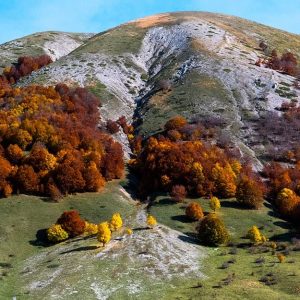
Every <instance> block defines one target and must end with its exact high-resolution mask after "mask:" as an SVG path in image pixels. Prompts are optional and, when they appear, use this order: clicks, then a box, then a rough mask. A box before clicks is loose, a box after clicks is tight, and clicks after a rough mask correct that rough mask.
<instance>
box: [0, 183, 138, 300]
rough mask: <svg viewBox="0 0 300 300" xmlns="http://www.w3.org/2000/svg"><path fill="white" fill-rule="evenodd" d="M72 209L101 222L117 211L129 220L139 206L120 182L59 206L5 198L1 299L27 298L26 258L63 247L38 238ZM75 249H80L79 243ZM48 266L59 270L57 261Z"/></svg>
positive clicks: (2, 207) (0, 204)
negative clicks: (132, 201)
mask: <svg viewBox="0 0 300 300" xmlns="http://www.w3.org/2000/svg"><path fill="white" fill-rule="evenodd" d="M72 209H76V210H78V211H79V212H80V214H81V216H82V218H84V219H86V220H89V221H90V222H95V223H99V222H101V221H105V220H107V219H109V218H110V217H111V216H112V214H113V213H114V212H116V211H118V212H120V213H121V214H122V216H123V217H124V219H126V218H128V217H129V216H130V215H131V214H132V213H134V211H135V206H134V205H133V204H130V203H129V202H128V200H127V197H126V195H125V196H124V194H123V192H122V191H121V190H120V186H119V185H118V183H117V182H113V183H109V184H108V185H107V187H106V190H105V191H104V192H103V193H101V194H99V193H84V194H78V195H74V196H68V197H67V198H65V199H63V201H61V202H59V203H53V202H49V200H48V199H47V198H38V197H33V196H26V195H20V196H13V197H10V198H9V199H1V201H0V211H1V220H0V228H1V229H0V245H1V251H0V280H1V285H0V298H3V299H7V298H11V297H12V296H13V295H16V296H20V297H25V295H24V293H25V294H26V291H24V290H23V288H24V287H23V286H22V283H23V282H22V280H20V277H22V274H23V272H25V273H26V271H24V270H25V269H26V268H25V264H26V259H28V258H30V257H33V258H34V257H39V255H43V253H47V252H48V251H50V252H51V251H52V250H53V248H54V249H55V248H58V247H59V246H58V247H55V246H52V247H49V248H48V247H45V246H46V245H44V244H43V243H42V242H41V241H40V240H39V238H38V237H39V232H40V231H41V230H43V229H46V228H48V227H49V226H50V225H51V224H53V223H55V221H56V220H57V218H58V217H59V216H60V215H61V214H62V212H63V211H65V210H72ZM66 243H68V242H66ZM79 243H80V239H79ZM94 244H95V241H94ZM73 246H74V247H75V248H76V243H75V242H74V244H73ZM56 263H57V262H56ZM29 267H30V265H29ZM44 267H45V268H46V270H47V269H48V270H49V269H51V268H55V267H54V262H52V263H51V262H45V265H44ZM36 279H37V280H38V278H36ZM28 297H29V298H30V299H32V298H31V297H30V296H28ZM21 299H24V298H21ZM40 299H41V298H40Z"/></svg>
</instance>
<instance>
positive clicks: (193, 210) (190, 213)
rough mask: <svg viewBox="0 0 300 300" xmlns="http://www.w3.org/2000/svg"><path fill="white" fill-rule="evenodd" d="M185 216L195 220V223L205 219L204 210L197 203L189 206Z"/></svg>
mask: <svg viewBox="0 0 300 300" xmlns="http://www.w3.org/2000/svg"><path fill="white" fill-rule="evenodd" d="M185 214H186V216H187V217H188V218H190V219H192V220H195V221H199V220H201V219H202V218H203V217H204V214H203V210H202V208H201V206H200V204H199V203H197V202H191V203H190V204H189V205H188V206H187V208H186V210H185Z"/></svg>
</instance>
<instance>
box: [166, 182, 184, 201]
mask: <svg viewBox="0 0 300 300" xmlns="http://www.w3.org/2000/svg"><path fill="white" fill-rule="evenodd" d="M186 194H187V193H186V190H185V187H184V186H183V185H174V186H173V187H172V190H171V192H170V195H171V197H172V199H173V200H174V201H176V202H181V201H183V200H184V198H185V197H186Z"/></svg>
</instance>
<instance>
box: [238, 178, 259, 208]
mask: <svg viewBox="0 0 300 300" xmlns="http://www.w3.org/2000/svg"><path fill="white" fill-rule="evenodd" d="M236 199H237V201H238V202H239V203H240V204H242V205H243V206H245V207H248V208H251V209H258V208H260V207H261V206H262V204H263V202H264V186H263V184H262V183H261V182H260V181H259V180H258V179H257V180H254V179H252V178H249V177H248V176H245V175H244V176H241V178H240V180H239V183H238V186H237V191H236Z"/></svg>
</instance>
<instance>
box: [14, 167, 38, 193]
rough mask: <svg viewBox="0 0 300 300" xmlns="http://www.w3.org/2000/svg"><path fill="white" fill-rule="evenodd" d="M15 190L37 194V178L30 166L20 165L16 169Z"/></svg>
mask: <svg viewBox="0 0 300 300" xmlns="http://www.w3.org/2000/svg"><path fill="white" fill-rule="evenodd" d="M15 180H16V182H17V188H18V189H19V190H20V191H21V192H24V193H30V194H32V193H38V192H39V178H38V175H37V174H36V173H35V171H34V169H33V168H32V166H29V165H22V166H20V167H19V168H18V171H17V174H16V176H15Z"/></svg>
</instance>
